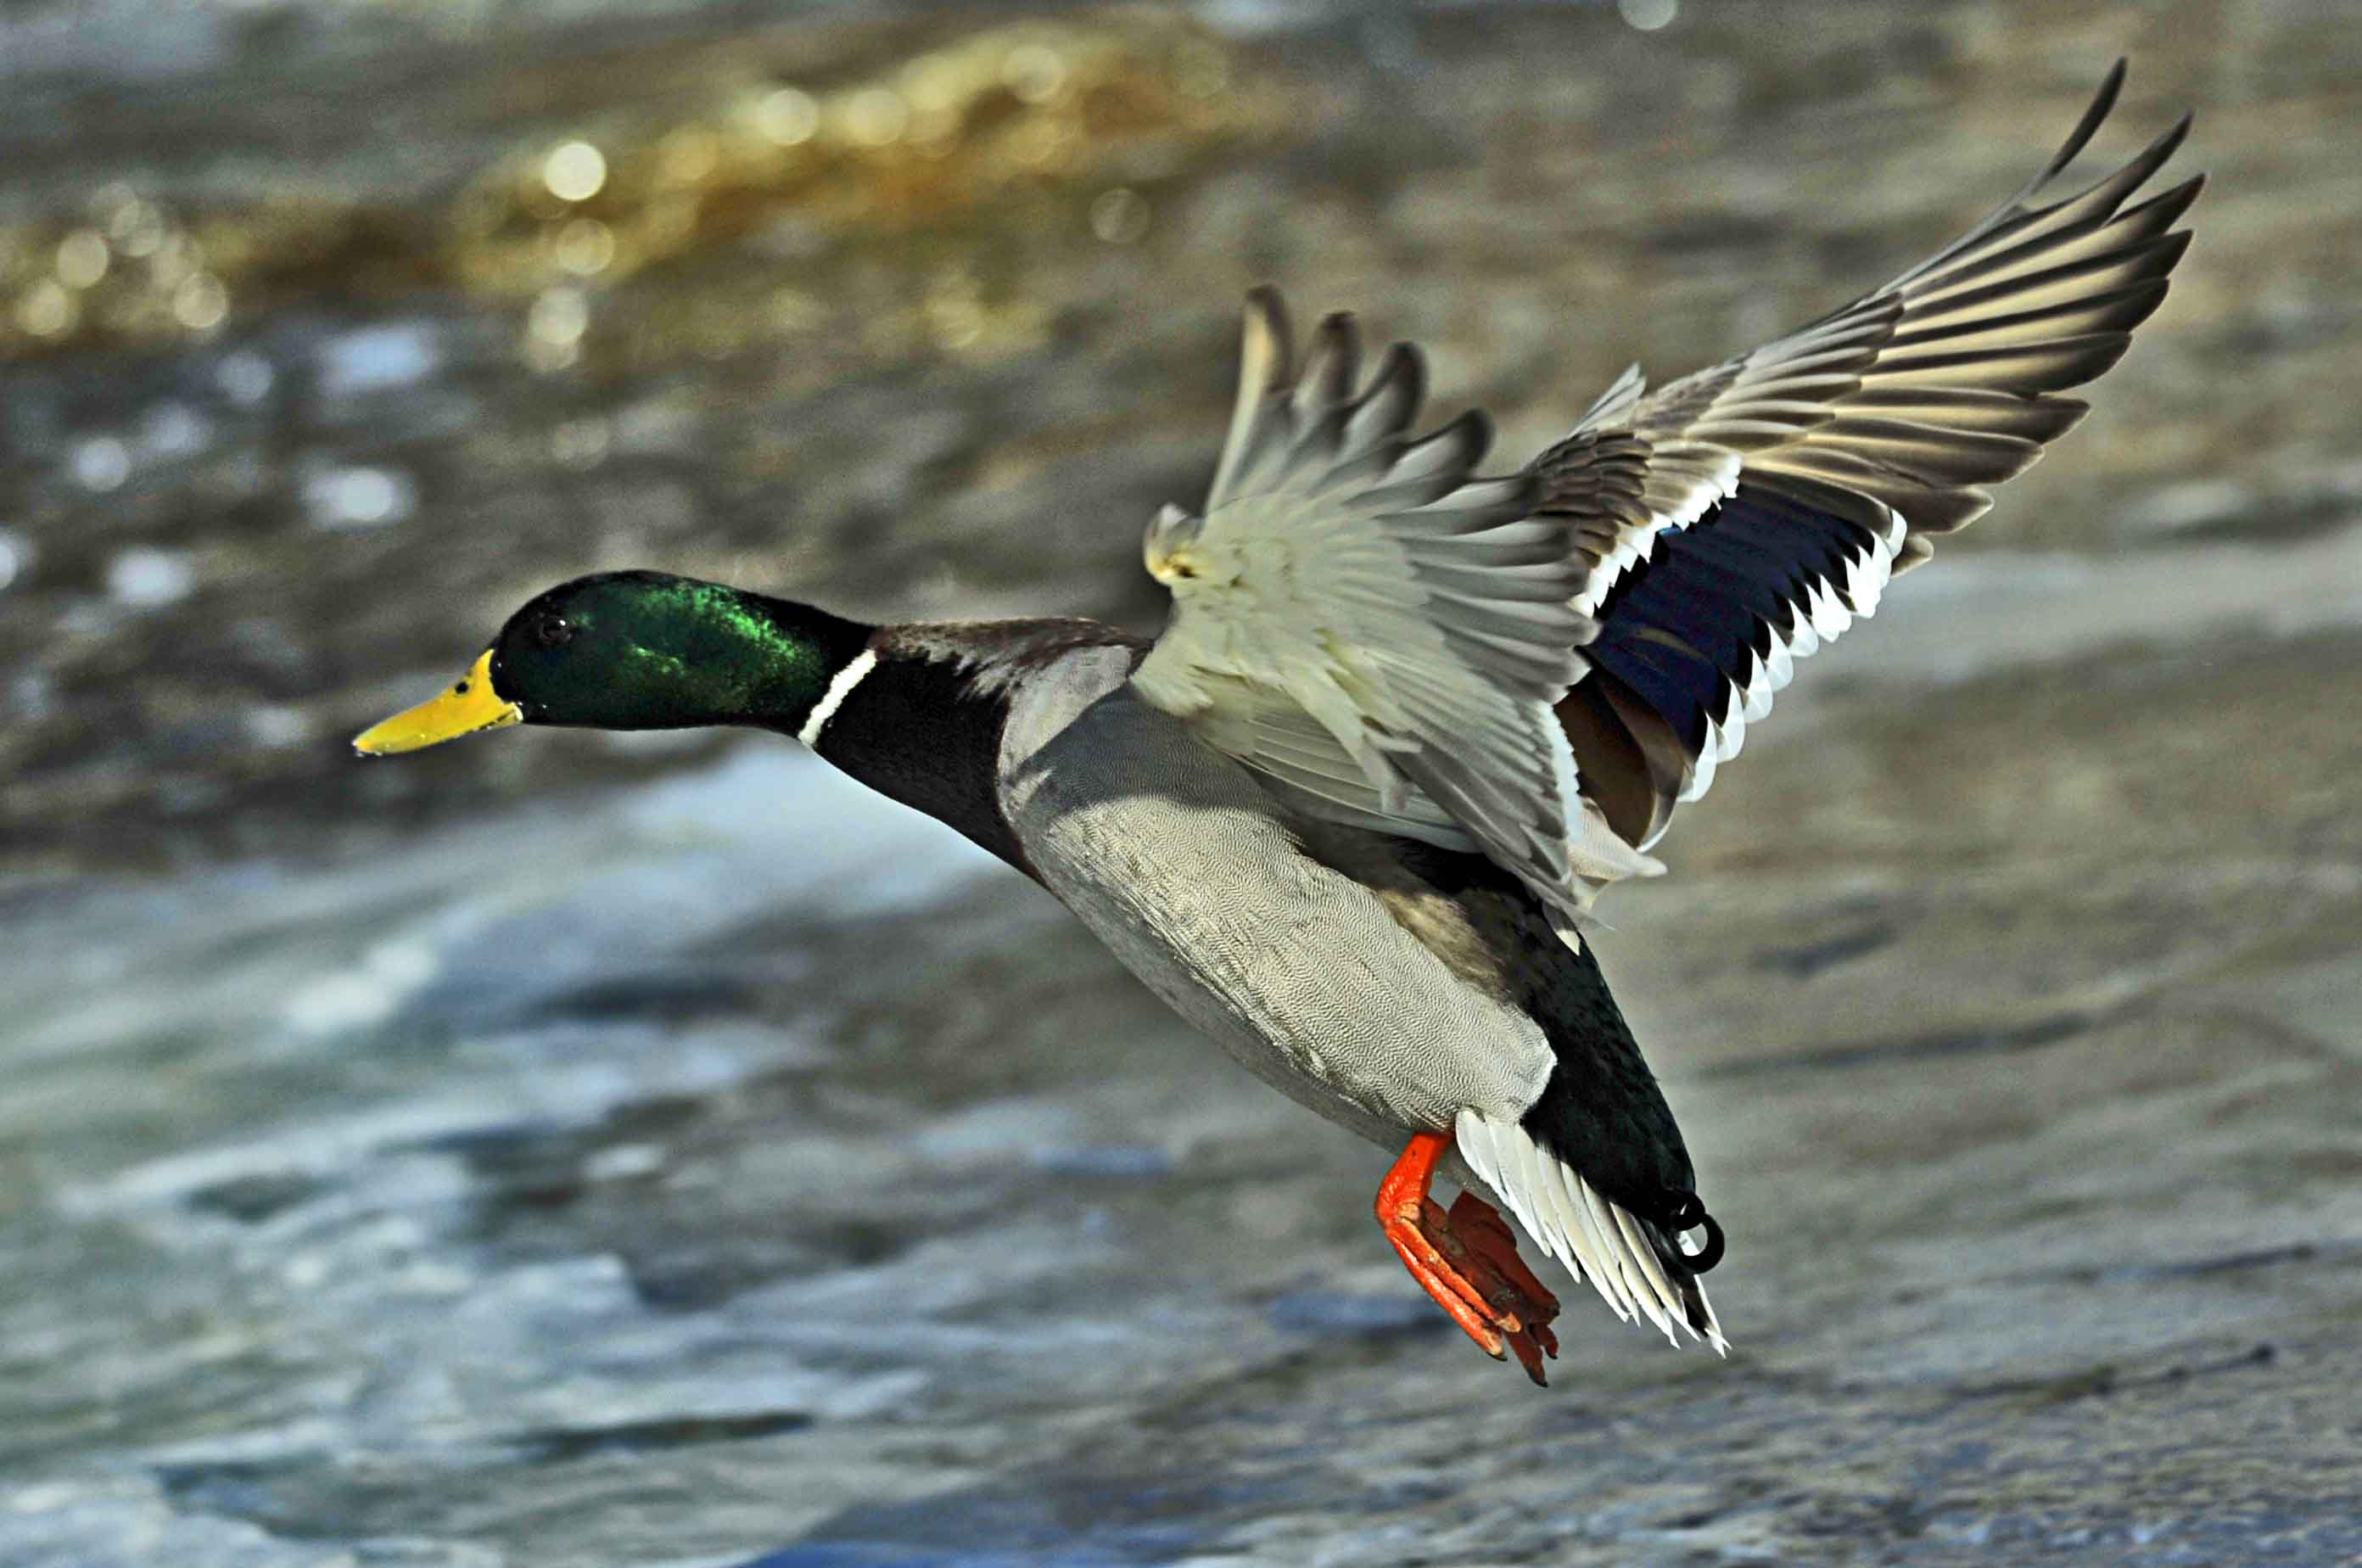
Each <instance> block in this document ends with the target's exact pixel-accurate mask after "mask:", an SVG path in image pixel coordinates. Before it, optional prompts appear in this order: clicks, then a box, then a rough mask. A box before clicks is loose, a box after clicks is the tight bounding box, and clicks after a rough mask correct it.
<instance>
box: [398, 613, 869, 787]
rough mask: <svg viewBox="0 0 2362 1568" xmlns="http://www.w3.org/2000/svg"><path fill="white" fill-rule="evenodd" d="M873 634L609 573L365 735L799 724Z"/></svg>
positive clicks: (527, 616) (519, 626) (821, 617)
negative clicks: (517, 726)
mask: <svg viewBox="0 0 2362 1568" xmlns="http://www.w3.org/2000/svg"><path fill="white" fill-rule="evenodd" d="M868 632H869V629H868V628H867V627H866V626H862V625H860V624H857V623H855V622H851V621H846V620H843V619H841V618H839V617H837V616H834V615H831V614H829V613H827V612H826V611H823V610H815V609H813V608H811V606H810V605H805V604H795V603H790V602H788V601H787V600H784V599H773V598H770V597H769V596H767V595H766V594H760V593H751V592H749V591H746V590H745V589H740V588H731V587H728V586H725V585H724V584H722V583H718V582H700V581H697V580H694V579H690V578H684V577H670V576H668V575H666V574H665V573H662V572H652V571H622V572H606V573H602V574H601V575H599V576H597V577H583V578H577V579H575V580H573V581H572V582H568V583H561V584H559V585H558V586H557V587H556V588H553V589H551V590H550V591H547V592H546V593H543V594H541V595H539V596H538V597H536V598H535V599H533V600H532V601H530V602H527V603H526V604H525V605H524V608H523V609H521V610H519V611H518V612H517V613H515V614H513V615H512V616H510V617H509V620H508V624H506V625H504V626H502V628H501V633H500V635H499V636H497V637H495V638H494V639H493V640H492V646H491V647H489V648H487V649H486V650H485V651H484V653H483V655H482V656H481V657H479V658H478V659H477V660H476V662H475V665H474V666H473V668H470V669H469V671H468V673H467V674H466V675H464V676H462V677H460V679H459V680H458V683H457V684H455V685H454V686H452V687H451V688H449V689H448V690H445V691H444V692H442V693H440V694H439V695H437V696H436V697H434V698H432V699H430V700H428V701H425V702H423V703H421V704H419V705H418V706H417V707H415V708H412V709H410V710H408V711H407V712H402V713H397V714H395V715H394V716H393V717H392V718H391V719H388V720H386V721H385V722H384V723H381V724H378V725H375V726H374V727H372V728H370V729H369V730H366V731H364V732H362V734H359V735H358V736H356V737H355V738H354V741H353V745H355V746H356V747H357V748H359V750H361V751H363V752H366V753H369V754H371V755H379V754H383V753H389V752H398V751H415V750H417V749H418V748H419V747H421V746H428V745H436V744H437V743H438V742H441V741H447V740H454V739H457V738H458V736H460V735H463V734H474V733H475V732H476V731H478V730H489V729H499V728H501V727H502V726H503V725H507V724H514V723H528V724H569V725H578V726H585V727H589V728H592V729H602V730H668V729H683V728H687V727H690V726H692V725H699V724H763V725H767V726H769V727H772V728H778V729H785V730H789V731H790V732H792V731H793V730H795V729H796V727H797V726H798V725H799V724H800V723H802V722H803V719H804V717H805V715H807V714H809V713H810V712H811V709H812V706H813V704H815V703H816V702H818V701H820V700H821V697H822V694H823V693H824V692H826V691H827V690H828V685H829V681H830V679H832V678H833V676H834V675H835V674H836V672H837V671H838V670H840V669H842V668H844V666H845V665H846V664H847V663H848V662H850V661H851V660H852V659H853V658H855V657H857V656H858V655H859V654H860V652H861V650H862V648H863V647H864V646H865V645H866V642H867V640H868Z"/></svg>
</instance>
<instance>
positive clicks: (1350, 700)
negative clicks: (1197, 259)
mask: <svg viewBox="0 0 2362 1568" xmlns="http://www.w3.org/2000/svg"><path fill="white" fill-rule="evenodd" d="M1359 357H1360V356H1359V348H1358V343H1357V340H1356V337H1355V333H1354V330H1353V326H1352V322H1351V320H1350V319H1348V318H1347V317H1344V316H1341V315H1332V316H1330V317H1329V318H1328V319H1327V320H1326V321H1324V322H1322V323H1321V325H1320V327H1319V331H1317V332H1316V333H1315V334H1314V335H1313V338H1312V341H1311V344H1310V347H1309V350H1308V353H1307V355H1306V358H1305V362H1304V364H1303V367H1302V369H1301V370H1300V372H1299V371H1298V370H1297V368H1296V366H1295V364H1294V350H1293V347H1292V344H1291V340H1290V334H1289V331H1288V326H1287V321H1286V314H1285V312H1284V310H1283V308H1282V306H1281V304H1280V302H1279V298H1278V296H1277V295H1276V294H1275V293H1271V292H1270V291H1268V290H1258V291H1256V292H1255V293H1253V295H1252V296H1250V298H1249V300H1248V305H1247V315H1246V331H1245V342H1244V348H1243V351H1242V367H1241V374H1240V383H1239V396H1238V403H1237V407H1236V411H1235V413H1234V414H1232V416H1231V429H1230V436H1229V439H1228V440H1227V442H1226V443H1225V444H1224V447H1223V448H1222V456H1221V459H1220V464H1219V466H1218V468H1217V469H1216V471H1215V475H1214V482H1213V486H1212V489H1211V490H1210V491H1209V493H1208V495H1207V498H1206V504H1205V508H1204V511H1203V512H1202V513H1199V514H1195V515H1193V514H1190V513H1184V512H1181V511H1180V510H1178V509H1177V508H1170V507H1168V508H1167V509H1166V510H1165V512H1164V514H1163V515H1161V516H1160V517H1159V518H1158V519H1157V520H1156V522H1155V523H1154V524H1153V525H1151V526H1150V528H1149V531H1148V537H1147V541H1146V554H1147V559H1148V569H1149V570H1150V572H1152V573H1153V575H1154V576H1155V577H1156V579H1157V580H1159V581H1161V582H1163V583H1164V584H1165V585H1166V586H1167V587H1169V588H1170V589H1171V590H1172V591H1173V615H1172V620H1171V622H1170V623H1169V624H1167V626H1166V627H1165V630H1164V635H1163V636H1161V637H1159V638H1158V639H1157V642H1156V645H1155V646H1154V647H1153V648H1152V649H1151V650H1150V652H1149V654H1148V657H1146V658H1145V659H1144V660H1143V661H1142V664H1141V666H1140V668H1139V669H1138V670H1137V671H1136V672H1135V673H1134V674H1133V676H1132V685H1133V686H1134V688H1135V689H1136V690H1138V691H1139V692H1140V694H1141V695H1142V697H1143V698H1145V699H1146V700H1147V701H1149V702H1151V703H1153V704H1154V705H1155V706H1157V707H1159V708H1161V709H1164V711H1165V712H1170V713H1173V714H1175V715H1176V716H1178V717H1180V718H1182V719H1184V720H1186V721H1187V722H1188V723H1190V724H1191V725H1193V726H1194V727H1195V728H1196V730H1197V732H1198V734H1200V735H1201V736H1202V737H1203V738H1204V739H1205V740H1206V741H1207V742H1208V743H1209V745H1213V746H1215V747H1216V748H1217V749H1219V750H1220V751H1223V752H1226V753H1228V754H1229V755H1231V756H1234V757H1236V758H1237V759H1238V760H1240V761H1241V762H1242V763H1244V764H1246V765H1247V766H1248V767H1253V768H1255V769H1257V770H1258V771H1259V772H1261V773H1263V774H1264V776H1265V777H1266V778H1269V779H1271V780H1272V781H1273V782H1274V783H1275V785H1276V786H1277V787H1278V788H1280V789H1281V790H1284V791H1285V792H1286V793H1287V794H1288V795H1289V796H1290V797H1291V798H1292V799H1293V800H1294V801H1295V802H1296V803H1297V805H1298V806H1299V807H1300V808H1302V809H1304V810H1306V811H1308V812H1311V813H1312V814H1314V815H1316V816H1319V817H1323V818H1326V819H1329V820H1332V821H1339V822H1344V823H1352V824H1353V825H1357V826H1368V827H1377V828H1381V829H1384V830H1385V831H1389V832H1394V833H1398V834H1407V835H1409V836H1413V837H1418V838H1424V839H1427V840H1429V841H1430V842H1433V843H1437V844H1442V845H1450V846H1452V847H1457V848H1478V849H1482V850H1483V851H1485V853H1486V854H1487V855H1489V856H1491V857H1492V858H1493V859H1494V860H1495V861H1496V862H1497V863H1499V864H1500V865H1501V866H1503V867H1507V869H1509V870H1510V871H1513V872H1515V873H1516V874H1517V875H1518V877H1519V878H1522V879H1523V880H1524V881H1525V882H1526V883H1527V884H1528V885H1529V887H1531V888H1532V889H1534V890H1535V892H1536V893H1537V894H1538V895H1540V897H1541V898H1543V899H1544V900H1546V901H1547V902H1549V903H1550V904H1551V905H1552V907H1554V908H1558V909H1561V910H1562V911H1568V912H1570V913H1572V912H1573V911H1576V910H1578V909H1579V908H1580V906H1581V903H1582V901H1583V894H1582V889H1581V888H1580V886H1579V885H1578V884H1577V883H1576V881H1575V877H1576V875H1577V873H1578V872H1581V873H1583V874H1585V875H1590V876H1602V875H1628V874H1630V873H1633V872H1637V871H1641V870H1645V869H1647V868H1648V865H1649V863H1648V862H1646V861H1644V860H1643V859H1642V858H1641V857H1640V856H1638V855H1636V854H1634V853H1633V852H1632V851H1631V850H1630V849H1629V848H1628V847H1627V846H1626V845H1623V844H1622V843H1621V842H1620V841H1618V840H1617V839H1616V838H1615V835H1614V834H1610V833H1607V832H1606V829H1605V826H1604V824H1595V829H1596V837H1597V839H1598V840H1599V841H1600V842H1599V844H1598V845H1595V846H1591V847H1589V848H1588V849H1587V848H1586V846H1585V845H1584V844H1583V843H1582V842H1580V841H1579V839H1576V838H1571V836H1570V834H1569V832H1568V819H1569V815H1570V812H1574V813H1576V815H1577V818H1578V821H1580V820H1581V808H1580V805H1579V801H1578V793H1577V789H1576V778H1575V772H1574V766H1573V754H1572V752H1571V751H1570V749H1569V746H1568V745H1567V741H1566V737H1565V734H1564V732H1563V730H1562V727H1561V725H1560V724H1559V723H1558V721H1557V720H1556V718H1555V717H1554V716H1553V712H1552V710H1553V704H1555V703H1556V702H1558V701H1560V699H1561V698H1562V697H1563V696H1564V695H1565V694H1566V691H1567V690H1568V688H1569V687H1570V686H1571V685H1573V682H1574V680H1575V679H1576V677H1578V676H1579V675H1581V674H1582V673H1583V671H1584V668H1585V667H1584V660H1583V657H1582V656H1581V655H1580V654H1579V653H1577V652H1576V649H1577V647H1578V646H1580V645H1581V644H1583V643H1584V642H1585V641H1587V640H1588V639H1589V637H1590V635H1591V634H1592V631H1593V629H1594V628H1593V624H1592V622H1591V620H1590V618H1589V617H1588V616H1587V615H1586V614H1584V613H1583V612H1582V611H1580V610H1579V609H1577V608H1576V605H1575V597H1576V595H1577V593H1578V592H1579V591H1580V590H1581V587H1582V580H1583V576H1584V561H1583V559H1582V558H1581V557H1580V556H1579V555H1578V554H1577V553H1576V552H1575V551H1574V550H1573V548H1572V540H1571V525H1570V522H1569V520H1568V519H1566V518H1564V517H1544V516H1536V515H1535V514H1534V512H1535V507H1536V504H1537V502H1539V500H1540V496H1541V493H1542V491H1543V484H1544V481H1543V480H1542V478H1541V477H1540V475H1539V474H1537V473H1534V472H1527V473H1523V474H1518V475H1514V476H1511V477H1508V478H1501V479H1485V478H1479V477H1477V476H1476V474H1475V471H1474V470H1475V468H1476V465H1477V464H1478V463H1479V462H1481V461H1482V460H1483V458H1484V456H1485V449H1486V447H1488V446H1489V445H1490V441H1491V429H1490V426H1489V425H1488V423H1487V422H1486V420H1485V417H1484V416H1483V415H1482V414H1475V413H1470V414H1463V415H1462V416H1461V417H1460V418H1459V419H1457V420H1454V421H1453V422H1451V424H1449V425H1445V426H1444V427H1443V428H1442V429H1440V430H1439V431H1437V432H1435V433H1434V434H1433V435H1430V436H1425V437H1423V438H1414V437H1413V436H1412V435H1411V433H1410V427H1411V422H1412V420H1413V419H1415V418H1416V417H1417V415H1418V405H1419V402H1420V398H1421V394H1422V392H1423V391H1424V383H1425V379H1426V378H1425V373H1424V370H1423V368H1422V366H1421V362H1420V359H1419V357H1418V353H1417V351H1416V350H1415V349H1413V348H1410V347H1409V346H1408V345H1407V344H1396V345H1395V346H1394V347H1393V348H1389V349H1388V350H1387V351H1386V353H1385V356H1384V358H1383V359H1381V360H1380V362H1379V364H1378V368H1377V370H1376V371H1375V373H1374V374H1373V375H1372V377H1371V378H1370V380H1369V381H1368V383H1367V384H1366V385H1361V384H1359V383H1358V369H1359V365H1358V361H1359ZM1603 857H1604V858H1603Z"/></svg>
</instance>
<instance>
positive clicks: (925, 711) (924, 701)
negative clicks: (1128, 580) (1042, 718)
mask: <svg viewBox="0 0 2362 1568" xmlns="http://www.w3.org/2000/svg"><path fill="white" fill-rule="evenodd" d="M1059 625H1076V624H1074V623H1062V624H1053V623H1021V622H999V623H987V624H972V625H915V626H888V627H884V628H881V629H880V630H879V631H878V632H877V634H876V635H873V636H872V637H871V638H870V639H869V642H868V646H866V647H865V648H864V649H863V650H862V651H861V652H860V654H858V655H857V656H855V657H854V658H853V659H852V660H851V661H850V662H849V663H846V664H844V666H842V667H841V668H839V669H838V670H837V673H836V676H835V679H833V681H831V683H830V685H829V688H828V690H827V691H826V692H825V693H824V694H823V695H822V697H821V699H820V701H818V702H817V703H815V704H814V705H813V706H812V708H811V711H810V712H809V713H807V714H805V715H804V716H803V717H802V718H801V719H800V723H799V724H798V726H797V727H796V730H795V733H796V735H797V738H799V739H800V740H801V741H802V742H803V743H804V744H805V745H809V746H811V748H812V749H813V750H814V751H816V752H818V753H820V755H821V756H824V757H826V758H827V759H828V760H829V761H830V762H832V763H833V764H835V765H836V766H837V767H840V768H843V769H844V771H845V772H847V773H849V774H851V775H852V776H853V777H854V778H857V779H859V780H861V782H863V783H864V784H866V785H868V786H869V787H870V788H871V789H872V790H877V792H878V793H879V794H881V795H885V796H887V797H889V799H892V800H896V801H900V802H901V803H902V804H904V805H906V806H909V807H911V808H912V809H914V810H917V811H922V812H926V813H927V814H928V815H929V816H931V817H933V818H935V819H936V820H938V821H940V822H942V823H946V824H948V825H949V826H951V827H954V828H956V829H957V830H959V832H961V833H962V834H966V836H967V837H968V838H970V839H972V840H973V841H975V842H976V843H977V844H978V845H982V846H984V847H985V848H986V849H988V850H990V851H991V852H992V853H993V854H995V855H997V856H1000V858H1001V859H1003V860H1006V861H1008V862H1009V863H1010V865H1011V866H1014V867H1017V868H1018V869H1019V870H1021V871H1023V872H1025V873H1026V874H1027V875H1029V876H1031V875H1032V867H1030V866H1029V865H1027V864H1026V860H1025V852H1024V850H1023V849H1022V848H1021V847H1020V846H1019V845H1018V843H1017V839H1016V835H1015V834H1011V833H1010V829H1009V823H1008V822H1007V820H1006V819H1005V818H1004V817H1003V816H1002V815H1001V811H1000V790H999V780H1000V767H999V764H1000V737H1001V731H1002V728H1003V727H1004V726H1005V725H1006V723H1007V722H1008V719H1009V701H1010V694H1011V691H1012V690H1013V688H1014V686H1015V685H1016V683H1017V681H1018V679H1020V678H1021V676H1022V674H1023V673H1024V671H1025V670H1026V669H1027V668H1030V667H1031V666H1032V664H1033V663H1034V662H1036V661H1038V660H1039V658H1040V657H1043V653H1044V651H1045V650H1044V646H1043V635H1042V634H1043V632H1044V631H1048V630H1051V629H1052V628H1053V627H1054V626H1059ZM1095 630H1098V631H1100V632H1102V633H1103V632H1104V628H1096V629H1095ZM1079 640H1080V639H1079V638H1078V637H1075V636H1070V637H1069V638H1068V639H1067V643H1066V646H1075V644H1076V642H1077V641H1079ZM782 727H785V726H782Z"/></svg>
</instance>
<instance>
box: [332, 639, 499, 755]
mask: <svg viewBox="0 0 2362 1568" xmlns="http://www.w3.org/2000/svg"><path fill="white" fill-rule="evenodd" d="M523 720H524V709H522V708H520V707H518V706H517V705H516V704H515V703H513V702H503V701H501V699H500V698H499V697H497V696H495V695H494V694H493V692H492V650H491V649H490V648H486V649H485V650H484V652H483V655H482V657H480V658H478V659H477V660H476V662H475V663H474V664H472V665H469V667H468V673H467V674H465V675H463V676H461V677H460V678H459V679H458V681H457V682H456V683H455V684H454V685H453V686H452V687H451V688H450V690H447V691H438V692H436V694H435V695H434V696H432V697H430V698H428V699H427V700H426V701H424V702H421V703H420V704H418V706H417V707H415V708H405V709H403V711H402V712H399V713H396V714H395V715H394V716H393V717H392V718H391V719H387V720H384V721H383V722H381V723H375V724H371V725H370V727H369V728H368V729H365V730H363V731H362V732H361V733H360V734H357V735H355V736H354V737H353V749H354V750H355V751H358V752H359V753H361V754H362V755H363V756H389V755H391V754H392V753H394V752H397V751H416V750H418V749H419V748H420V747H422V746H429V745H442V744H443V743H444V742H445V741H447V740H458V738H459V737H460V736H461V735H471V734H475V733H476V732H477V731H478V730H497V729H501V728H502V727H503V726H505V725H509V724H513V723H520V722H522V721H523Z"/></svg>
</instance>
